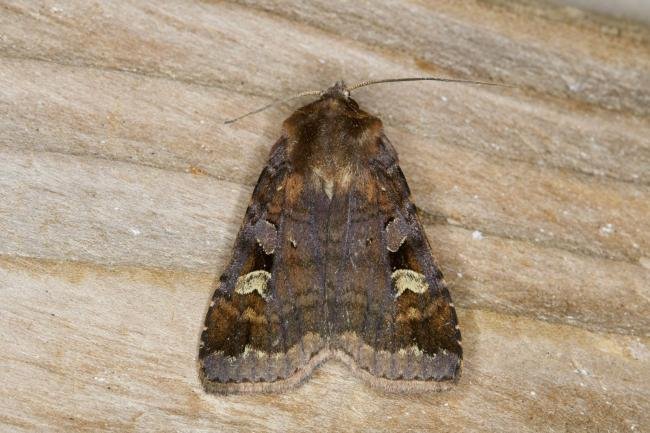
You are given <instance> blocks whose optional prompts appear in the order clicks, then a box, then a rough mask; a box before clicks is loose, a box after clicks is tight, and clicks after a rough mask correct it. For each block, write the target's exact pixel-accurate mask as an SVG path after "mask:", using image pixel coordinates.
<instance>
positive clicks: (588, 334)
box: [0, 0, 650, 432]
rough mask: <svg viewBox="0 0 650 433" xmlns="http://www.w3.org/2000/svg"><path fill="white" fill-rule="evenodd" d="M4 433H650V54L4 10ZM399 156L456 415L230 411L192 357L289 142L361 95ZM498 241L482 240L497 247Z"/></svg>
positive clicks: (280, 21)
mask: <svg viewBox="0 0 650 433" xmlns="http://www.w3.org/2000/svg"><path fill="white" fill-rule="evenodd" d="M0 12H1V13H0V290H1V291H2V292H1V293H2V296H3V299H2V303H1V304H0V305H1V306H0V344H2V346H3V349H4V350H3V351H2V353H1V354H0V365H1V366H2V368H0V381H2V383H3V387H2V388H1V389H0V401H1V402H2V403H1V404H0V430H2V431H120V432H121V431H154V430H155V431H219V432H224V431H320V430H329V431H400V432H401V431H416V432H419V431H439V430H442V431H450V430H454V431H458V430H461V431H462V430H467V431H483V430H495V431H496V430H498V431H518V432H519V431H565V430H569V431H575V430H580V429H582V430H587V431H608V430H609V431H633V430H637V431H638V430H641V431H642V430H643V429H645V428H646V427H647V426H648V425H650V417H649V415H648V413H647V408H648V407H649V406H650V385H649V384H650V349H648V345H649V344H650V341H649V338H650V284H649V281H650V218H648V215H650V140H649V139H648V137H650V118H649V117H648V114H649V112H648V106H650V101H649V98H650V93H648V89H650V82H649V81H648V80H650V76H649V75H648V74H647V71H648V70H649V69H650V48H649V47H650V30H648V29H647V28H646V27H642V26H640V25H636V24H630V23H625V22H622V21H615V20H611V19H608V18H606V17H599V16H595V15H591V14H586V13H579V12H577V11H576V10H573V9H565V8H561V7H554V6H549V7H542V6H540V5H539V4H538V3H534V2H528V1H519V2H502V1H496V0H494V1H487V2H485V1H477V2H451V1H436V2H423V1H418V0H411V1H407V2H396V1H391V0H382V1H380V2H373V3H372V5H370V4H366V3H362V2H320V1H318V2H294V3H292V4H288V3H281V2H276V1H271V0H267V1H241V2H189V1H175V2H165V3H164V4H150V3H147V2H141V1H138V0H133V1H123V2H116V3H89V2H79V1H77V2H75V1H65V2H56V3H54V2H52V3H39V4H36V3H31V2H21V1H14V2H9V1H7V2H1V3H0ZM432 73H436V74H443V75H451V76H458V77H467V78H476V79H493V80H497V81H504V82H509V83H514V84H518V85H519V88H517V89H495V88H485V87H473V86H455V85H433V84H430V83H427V84H420V85H413V84H403V85H387V86H377V87H369V88H367V89H363V90H360V91H359V92H358V93H357V94H356V95H355V98H356V99H357V100H358V101H359V102H360V104H361V105H362V106H363V107H364V108H366V109H367V110H368V111H370V112H373V113H376V114H378V115H379V116H380V117H381V118H382V119H383V120H384V123H385V126H386V130H387V134H388V135H389V137H390V139H391V140H392V141H393V143H394V145H395V147H396V148H397V150H398V152H399V153H400V158H401V166H402V168H403V170H404V172H405V174H406V176H407V179H408V180H409V183H410V185H411V189H412V190H413V200H414V202H415V203H416V204H417V205H418V208H419V209H420V213H421V216H422V219H423V222H424V223H425V226H426V229H427V232H428V235H429V238H430V240H431V243H432V247H433V250H434V253H435V256H436V258H437V260H438V262H439V263H440V265H441V267H442V268H443V270H444V272H445V275H446V278H447V280H448V281H449V282H450V283H451V286H452V294H453V296H454V298H455V301H456V304H457V305H458V306H459V310H460V313H459V315H460V323H461V326H462V332H463V342H464V348H465V350H466V357H465V364H464V373H463V377H462V380H461V382H460V384H459V386H458V387H457V388H456V389H454V390H453V391H451V392H448V393H442V394H436V395H425V396H404V395H394V394H393V395H391V394H384V393H381V392H379V391H374V390H371V389H368V388H366V387H365V386H364V385H363V384H361V383H360V382H358V381H357V380H356V379H354V378H352V377H351V376H350V375H349V374H348V372H347V371H346V370H345V368H344V367H343V366H342V365H339V364H336V363H332V364H328V365H326V366H325V367H324V368H322V369H321V370H319V371H318V372H317V373H316V375H315V377H313V378H312V380H311V381H309V382H308V383H306V384H305V385H304V386H302V387H301V388H299V389H297V390H295V391H292V392H288V393H286V394H282V395H273V396H245V397H241V396H239V397H227V398H223V397H214V396H208V395H205V394H204V392H203V391H202V390H201V388H200V386H199V383H198V378H197V374H196V352H197V345H198V336H199V332H200V329H201V326H202V319H203V315H204V313H205V309H206V307H207V303H208V300H209V296H210V293H211V291H212V288H211V286H212V280H213V278H214V277H215V276H216V275H218V273H219V272H220V271H221V270H222V269H223V267H224V266H225V264H226V262H227V260H228V258H229V255H230V248H231V246H232V242H233V240H234V236H235V234H236V231H237V229H238V227H239V225H240V223H241V218H242V216H243V213H244V211H245V208H246V205H247V203H248V200H249V197H250V194H251V191H252V188H253V185H254V182H255V180H256V179H257V176H258V174H259V171H260V170H261V168H262V166H263V164H264V161H265V159H266V156H267V153H268V150H269V148H270V146H271V144H272V143H273V142H274V141H275V140H276V139H277V136H278V134H279V133H280V123H281V121H282V119H284V118H285V117H286V116H287V115H288V114H289V113H290V111H291V110H292V109H294V108H295V107H297V106H298V104H299V103H300V102H297V103H296V104H289V105H287V104H285V105H280V106H277V107H274V108H272V109H270V110H268V111H266V112H264V113H261V114H258V115H256V116H254V117H250V118H247V119H244V120H242V121H240V122H238V123H236V124H234V125H230V126H225V125H223V123H222V122H223V120H224V119H227V118H231V117H234V116H237V115H240V114H242V113H244V112H246V111H249V110H251V109H254V108H257V107H258V106H260V105H263V104H265V103H267V102H269V101H270V100H271V99H273V98H275V97H282V96H286V95H290V94H293V93H296V92H297V91H300V90H305V89H309V88H316V89H319V88H323V87H325V86H328V85H329V84H331V83H332V82H333V81H335V80H337V79H340V78H345V79H346V80H347V81H349V82H354V81H357V80H363V79H367V78H380V77H393V76H412V75H424V74H432ZM477 232H480V235H479V234H478V233H477Z"/></svg>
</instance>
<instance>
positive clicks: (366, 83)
mask: <svg viewBox="0 0 650 433" xmlns="http://www.w3.org/2000/svg"><path fill="white" fill-rule="evenodd" d="M399 81H442V82H445V83H465V84H480V85H484V86H500V87H513V86H509V85H507V84H499V83H490V82H487V81H472V80H457V79H454V78H441V77H409V78H387V79H385V80H369V81H362V82H360V83H357V84H355V85H354V86H351V87H348V90H349V91H352V90H356V89H358V88H360V87H365V86H370V85H373V84H381V83H397V82H399Z"/></svg>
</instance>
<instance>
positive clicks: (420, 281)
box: [391, 269, 429, 298]
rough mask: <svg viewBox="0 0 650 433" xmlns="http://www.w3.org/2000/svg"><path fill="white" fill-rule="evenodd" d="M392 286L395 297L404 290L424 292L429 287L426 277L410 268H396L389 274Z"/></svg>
mask: <svg viewBox="0 0 650 433" xmlns="http://www.w3.org/2000/svg"><path fill="white" fill-rule="evenodd" d="M391 279H392V280H393V287H395V291H396V292H397V293H396V294H395V297H396V298H397V297H399V295H401V294H402V293H404V291H405V290H410V291H411V292H414V293H424V292H426V291H427V289H428V288H429V285H428V284H427V279H426V277H425V276H424V275H422V274H420V273H419V272H415V271H412V270H410V269H398V270H396V271H395V272H393V274H392V275H391Z"/></svg>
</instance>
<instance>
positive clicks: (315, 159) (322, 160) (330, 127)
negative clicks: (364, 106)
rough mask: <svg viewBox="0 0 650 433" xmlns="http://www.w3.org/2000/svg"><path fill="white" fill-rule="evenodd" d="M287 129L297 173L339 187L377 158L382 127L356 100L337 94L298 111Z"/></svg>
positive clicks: (290, 152) (285, 123)
mask: <svg viewBox="0 0 650 433" xmlns="http://www.w3.org/2000/svg"><path fill="white" fill-rule="evenodd" d="M284 129H285V133H286V135H287V138H288V149H287V150H288V156H289V160H290V161H291V164H292V166H293V169H294V170H296V171H297V172H300V173H305V174H307V173H312V174H314V175H315V176H317V177H318V178H320V179H322V180H323V182H325V184H329V185H335V184H340V183H347V182H349V180H350V179H351V178H353V177H354V174H355V172H357V167H359V166H360V165H361V166H362V165H365V163H366V162H367V161H368V160H369V159H370V158H372V157H373V156H374V155H375V154H376V152H377V140H378V139H379V137H380V136H381V133H382V124H381V120H379V119H378V118H377V117H374V116H372V115H370V114H368V113H366V112H365V111H363V110H361V109H360V108H359V106H358V105H357V103H356V102H355V101H354V100H353V99H351V98H349V97H345V96H344V95H343V94H338V93H333V94H328V95H326V96H324V97H323V98H321V99H320V100H318V101H315V102H313V103H311V104H308V105H306V106H304V107H302V108H300V109H298V110H296V112H295V113H294V114H293V115H292V116H291V117H289V118H288V119H287V120H285V122H284ZM328 195H329V194H328Z"/></svg>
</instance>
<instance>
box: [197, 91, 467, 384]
mask: <svg viewBox="0 0 650 433" xmlns="http://www.w3.org/2000/svg"><path fill="white" fill-rule="evenodd" d="M439 80H440V81H460V80H446V79H439ZM386 81H388V80H386ZM365 84H368V83H365ZM365 84H364V85H365ZM357 87H360V86H357ZM350 89H352V88H350ZM350 89H348V88H347V87H346V86H345V85H344V84H343V83H342V82H338V83H336V84H335V85H334V86H332V87H331V88H329V89H328V90H326V91H324V92H320V98H319V99H318V100H316V101H314V102H312V103H310V104H308V105H305V106H304V107H302V108H299V109H298V110H296V111H295V112H294V113H293V114H292V115H291V116H290V117H289V118H288V119H287V120H285V121H284V124H283V132H282V136H281V137H280V139H279V140H278V141H277V142H276V143H275V145H274V146H273V148H272V149H271V153H270V156H269V159H268V163H267V165H266V167H265V168H264V170H263V171H262V173H261V175H260V177H259V180H258V182H257V185H256V186H255V190H254V191H253V196H252V199H251V202H250V205H249V206H248V209H247V211H246V216H245V217H244V222H243V224H242V227H241V229H240V231H239V234H238V235H237V239H236V241H235V246H234V251H233V256H232V259H231V261H230V264H229V265H228V267H227V269H226V270H225V272H224V273H223V275H222V276H221V277H220V278H219V280H218V282H217V287H216V290H215V292H214V295H213V297H212V301H211V303H210V307H209V309H208V312H207V316H206V318H205V326H204V330H203V333H202V334H201V342H200V349H199V370H200V376H201V379H202V382H203V385H204V387H205V389H206V390H207V391H208V392H215V393H222V394H224V393H225V394H229V393H240V392H273V391H282V390H285V389H287V388H290V387H292V386H295V385H297V384H299V383H300V382H301V381H303V380H304V379H305V378H307V377H308V376H309V374H310V373H311V372H312V370H313V369H314V368H315V367H316V366H318V365H319V364H321V363H323V362H324V361H326V360H328V359H332V358H335V359H339V360H341V361H342V362H344V363H345V364H347V365H348V366H349V368H350V369H351V371H352V372H353V373H354V374H356V375H357V376H359V377H360V378H361V379H363V380H364V381H365V382H367V383H368V384H370V385H372V386H378V387H380V388H382V389H386V390H390V391H427V390H441V389H445V388H447V387H449V385H450V384H452V383H454V382H455V381H456V380H457V379H458V377H459V375H460V369H461V360H462V353H463V351H462V347H461V335H460V331H459V327H458V320H457V318H456V311H455V309H454V305H453V304H452V301H451V296H450V294H449V291H448V290H447V287H446V285H445V282H444V280H443V278H442V274H441V272H440V269H439V268H438V266H436V264H435V262H434V260H433V257H432V255H431V249H430V246H429V243H428V241H427V238H426V235H425V233H424V230H423V229H422V225H421V224H420V222H419V220H418V216H417V213H416V208H415V206H414V205H413V203H412V202H411V200H410V198H409V196H410V192H409V187H408V185H407V183H406V179H405V178H404V175H403V173H402V170H401V169H400V166H399V164H398V160H397V154H396V152H395V149H394V148H393V146H392V145H391V143H390V141H389V140H388V138H387V137H386V135H384V131H383V127H382V122H381V120H380V119H379V118H377V117H375V116H373V115H371V114H368V113H366V112H365V111H363V110H361V109H360V108H359V105H358V104H357V103H356V102H355V101H354V100H353V99H352V98H350V92H349V90H350Z"/></svg>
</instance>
